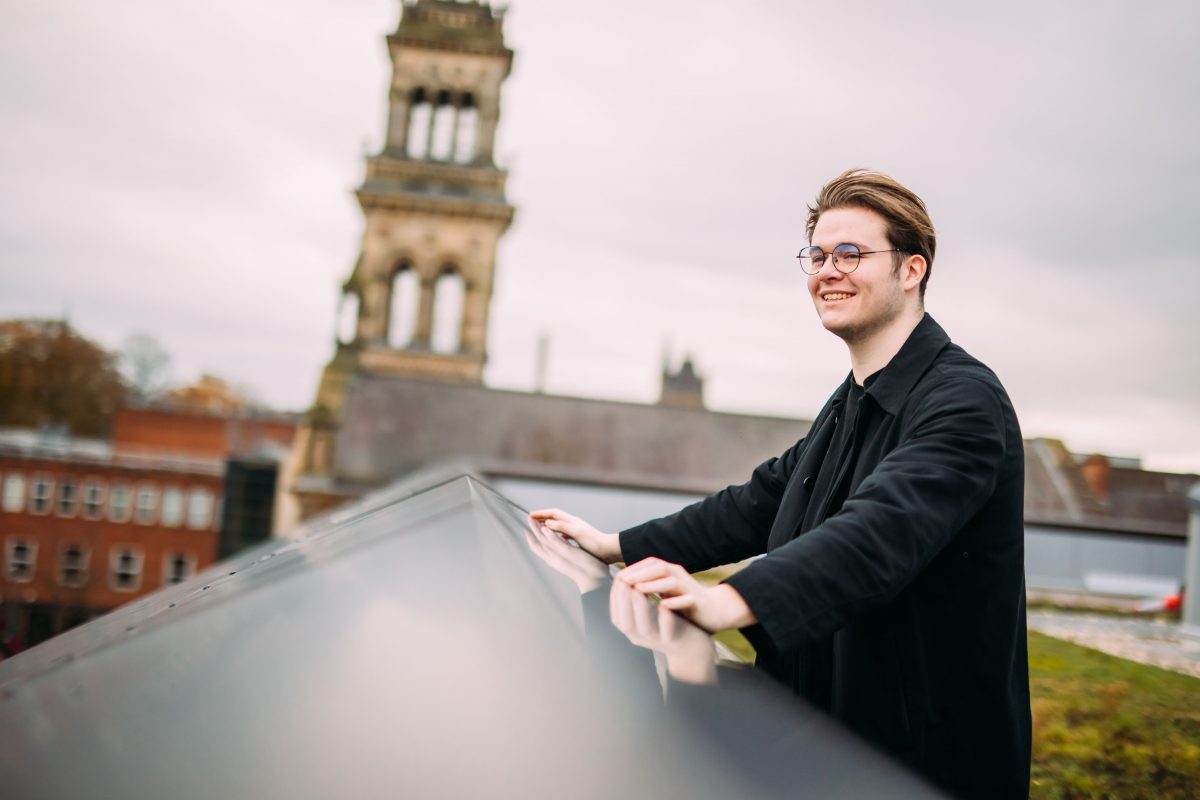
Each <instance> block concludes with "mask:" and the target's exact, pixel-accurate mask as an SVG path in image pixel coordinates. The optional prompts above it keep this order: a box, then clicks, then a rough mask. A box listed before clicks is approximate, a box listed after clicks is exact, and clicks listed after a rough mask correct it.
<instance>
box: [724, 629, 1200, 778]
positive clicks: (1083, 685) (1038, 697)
mask: <svg viewBox="0 0 1200 800" xmlns="http://www.w3.org/2000/svg"><path fill="white" fill-rule="evenodd" d="M716 638H717V639H718V640H719V641H721V642H722V643H724V644H725V645H727V646H728V647H729V648H730V649H731V650H733V651H734V652H735V653H736V654H738V656H740V657H743V658H745V659H746V660H751V659H752V658H753V654H754V649H753V648H752V647H751V646H750V643H749V642H747V641H746V640H745V638H744V637H742V636H741V634H739V633H738V632H737V631H725V632H723V633H719V634H717V637H716ZM1029 684H1030V686H1029V689H1030V695H1031V705H1032V707H1033V768H1032V772H1033V774H1032V779H1033V783H1032V786H1031V787H1030V796H1031V797H1032V798H1038V799H1039V800H1041V799H1042V798H1045V800H1077V799H1079V800H1082V798H1113V799H1114V800H1115V799H1117V798H1156V799H1157V798H1162V799H1163V800H1176V798H1178V800H1184V798H1196V797H1200V679H1198V678H1192V677H1189V676H1187V675H1180V674H1178V673H1175V672H1169V671H1167V670H1163V669H1159V668H1157V667H1151V666H1146V665H1144V664H1138V663H1136V662H1134V661H1126V660H1125V659H1123V658H1115V657H1113V656H1109V655H1105V654H1104V653H1101V652H1099V651H1096V650H1091V649H1089V648H1086V647H1080V646H1079V645H1075V644H1071V643H1070V642H1065V641H1062V640H1061V639H1055V638H1054V637H1052V636H1045V635H1043V634H1040V633H1038V632H1036V631H1030V632H1029Z"/></svg>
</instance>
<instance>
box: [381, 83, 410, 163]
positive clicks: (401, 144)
mask: <svg viewBox="0 0 1200 800" xmlns="http://www.w3.org/2000/svg"><path fill="white" fill-rule="evenodd" d="M407 148H408V94H407V92H402V91H399V90H394V91H393V92H392V103H391V106H390V108H389V114H388V136H387V146H386V147H385V148H384V149H385V150H399V151H400V152H404V151H405V150H406V149H407Z"/></svg>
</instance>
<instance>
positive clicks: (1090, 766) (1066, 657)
mask: <svg viewBox="0 0 1200 800" xmlns="http://www.w3.org/2000/svg"><path fill="white" fill-rule="evenodd" d="M1029 681H1030V694H1031V696H1032V701H1031V702H1032V705H1033V786H1032V792H1031V795H1032V796H1033V797H1037V798H1056V799H1057V798H1101V797H1103V798H1133V797H1137V798H1142V797H1147V798H1150V797H1153V798H1167V799H1173V798H1193V797H1197V796H1200V679H1197V678H1192V677H1189V676H1187V675H1180V674H1178V673H1175V672H1169V671H1167V670H1163V669H1159V668H1157V667H1150V666H1146V665H1144V664H1138V663H1136V662H1133V661H1126V660H1125V659H1122V658H1115V657H1113V656H1109V655H1105V654H1104V653H1100V652H1098V651H1096V650H1091V649H1089V648H1086V647H1080V646H1078V645H1075V644H1071V643H1070V642H1064V641H1062V640H1060V639H1055V638H1053V637H1051V636H1044V635H1042V634H1040V633H1037V632H1036V631H1030V632H1029Z"/></svg>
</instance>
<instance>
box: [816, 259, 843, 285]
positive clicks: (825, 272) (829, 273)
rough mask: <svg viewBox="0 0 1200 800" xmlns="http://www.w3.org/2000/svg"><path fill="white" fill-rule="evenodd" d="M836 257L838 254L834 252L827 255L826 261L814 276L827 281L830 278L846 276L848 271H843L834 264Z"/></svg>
mask: <svg viewBox="0 0 1200 800" xmlns="http://www.w3.org/2000/svg"><path fill="white" fill-rule="evenodd" d="M835 258H837V256H835V255H834V254H833V253H830V254H829V255H828V256H826V257H825V261H824V263H823V264H821V268H820V269H819V270H817V272H816V274H815V275H813V277H814V278H816V279H817V280H818V281H826V280H829V279H830V278H841V277H842V276H844V275H845V274H846V273H844V272H842V271H841V270H840V269H838V268H837V267H835V266H834V265H833V260H834V259H835Z"/></svg>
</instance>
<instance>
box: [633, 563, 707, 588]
mask: <svg viewBox="0 0 1200 800" xmlns="http://www.w3.org/2000/svg"><path fill="white" fill-rule="evenodd" d="M667 577H674V578H677V579H680V580H682V579H685V578H690V576H689V575H688V573H687V570H685V569H684V568H683V567H681V566H680V565H678V564H672V563H671V562H670V561H663V560H662V559H661V558H654V557H651V558H645V559H642V560H641V561H639V562H637V563H636V564H631V565H630V566H628V567H626V568H625V569H623V570H621V571H620V572H618V573H617V578H618V579H620V580H623V581H625V582H626V583H627V584H629V585H630V586H633V587H635V588H637V587H639V584H642V583H645V582H647V581H654V580H660V579H662V578H667Z"/></svg>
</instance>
